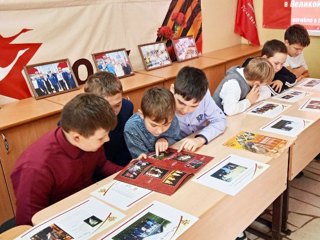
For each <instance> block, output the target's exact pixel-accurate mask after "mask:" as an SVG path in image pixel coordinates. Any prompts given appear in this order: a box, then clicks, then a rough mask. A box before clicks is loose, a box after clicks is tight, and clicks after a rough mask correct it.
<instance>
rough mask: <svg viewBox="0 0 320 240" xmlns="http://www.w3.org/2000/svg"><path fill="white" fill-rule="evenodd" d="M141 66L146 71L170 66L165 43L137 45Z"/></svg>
mask: <svg viewBox="0 0 320 240" xmlns="http://www.w3.org/2000/svg"><path fill="white" fill-rule="evenodd" d="M138 48H139V52H140V55H141V58H142V62H143V65H144V67H145V69H146V70H147V71H149V70H153V69H156V68H161V67H165V66H168V65H171V64H172V62H171V59H170V56H169V53H168V50H167V46H166V42H164V41H163V42H154V43H147V44H140V45H138Z"/></svg>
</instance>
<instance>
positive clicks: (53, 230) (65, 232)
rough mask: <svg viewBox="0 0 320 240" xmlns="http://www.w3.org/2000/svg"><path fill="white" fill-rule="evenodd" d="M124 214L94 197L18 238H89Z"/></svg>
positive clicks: (35, 239) (23, 239) (20, 239)
mask: <svg viewBox="0 0 320 240" xmlns="http://www.w3.org/2000/svg"><path fill="white" fill-rule="evenodd" d="M124 216H125V215H124V214H122V213H121V212H119V211H117V210H116V209H114V208H111V207H109V206H108V205H106V204H104V203H102V202H101V201H99V200H97V199H95V198H88V199H86V200H85V201H83V202H81V203H79V204H77V205H76V206H73V207H71V208H69V209H67V210H66V211H64V212H61V213H59V214H57V215H56V216H54V217H52V218H50V219H48V220H46V221H44V222H42V223H40V224H38V225H36V226H34V227H33V228H31V229H30V230H28V231H27V232H25V233H23V234H22V235H20V236H19V237H18V238H17V239H18V240H27V239H33V240H42V239H64V240H69V239H78V240H81V239H83V240H84V239H89V238H91V237H92V236H93V235H95V234H97V233H99V232H101V231H102V230H104V229H106V228H108V227H110V226H111V225H113V224H114V223H116V222H118V221H119V220H121V219H122V218H124Z"/></svg>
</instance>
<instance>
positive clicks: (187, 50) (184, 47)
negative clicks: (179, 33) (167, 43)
mask: <svg viewBox="0 0 320 240" xmlns="http://www.w3.org/2000/svg"><path fill="white" fill-rule="evenodd" d="M172 44H173V48H174V52H175V54H176V57H177V61H178V62H182V61H186V60H188V59H192V58H196V57H198V56H199V53H198V49H197V46H196V42H195V40H194V38H193V36H187V37H181V38H177V39H173V40H172Z"/></svg>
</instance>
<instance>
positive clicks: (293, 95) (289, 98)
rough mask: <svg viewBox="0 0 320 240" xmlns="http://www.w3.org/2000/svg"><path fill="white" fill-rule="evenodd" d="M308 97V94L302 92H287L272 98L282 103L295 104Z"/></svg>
mask: <svg viewBox="0 0 320 240" xmlns="http://www.w3.org/2000/svg"><path fill="white" fill-rule="evenodd" d="M307 95H308V93H307V92H304V91H300V90H286V91H284V92H283V93H281V94H278V95H276V96H274V97H272V98H274V99H276V100H280V101H285V102H289V103H295V102H297V101H299V100H300V99H302V98H304V97H305V96H307Z"/></svg>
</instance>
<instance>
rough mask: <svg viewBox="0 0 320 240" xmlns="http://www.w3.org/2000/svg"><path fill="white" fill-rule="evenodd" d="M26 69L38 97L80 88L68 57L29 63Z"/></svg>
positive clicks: (34, 92)
mask: <svg viewBox="0 0 320 240" xmlns="http://www.w3.org/2000/svg"><path fill="white" fill-rule="evenodd" d="M24 71H25V74H26V76H27V79H28V82H29V86H30V88H31V90H32V92H33V95H34V97H35V98H36V99H39V98H45V97H49V96H52V95H57V94H61V93H65V92H69V91H72V90H76V89H78V88H79V87H78V83H77V81H76V80H75V77H74V74H73V72H72V68H71V65H70V63H69V60H68V59H61V60H57V61H52V62H46V63H38V64H34V65H28V66H26V67H24Z"/></svg>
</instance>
